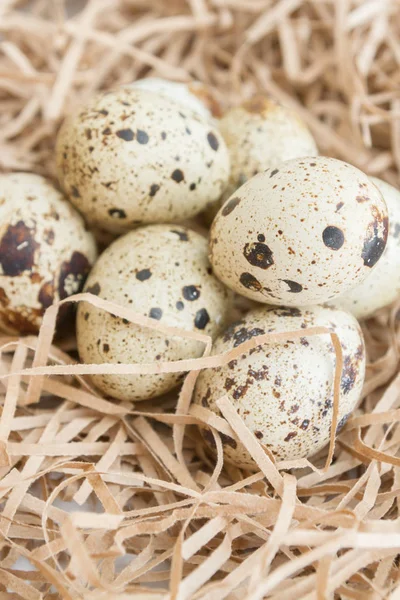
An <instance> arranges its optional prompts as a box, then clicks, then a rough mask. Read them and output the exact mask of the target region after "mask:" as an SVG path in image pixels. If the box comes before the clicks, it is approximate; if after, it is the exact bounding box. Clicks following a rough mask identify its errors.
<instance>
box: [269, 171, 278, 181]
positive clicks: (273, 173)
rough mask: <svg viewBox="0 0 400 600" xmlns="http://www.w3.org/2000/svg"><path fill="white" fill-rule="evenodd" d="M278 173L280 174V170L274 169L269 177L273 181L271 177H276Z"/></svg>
mask: <svg viewBox="0 0 400 600" xmlns="http://www.w3.org/2000/svg"><path fill="white" fill-rule="evenodd" d="M277 173H279V169H274V170H273V171H271V173H270V175H269V177H270V179H271V177H273V176H274V175H276V174H277Z"/></svg>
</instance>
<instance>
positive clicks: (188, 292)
mask: <svg viewBox="0 0 400 600" xmlns="http://www.w3.org/2000/svg"><path fill="white" fill-rule="evenodd" d="M182 295H183V297H184V298H185V300H188V301H189V302H193V301H194V300H197V299H198V298H200V290H199V288H198V287H196V286H195V285H185V286H184V287H183V288H182Z"/></svg>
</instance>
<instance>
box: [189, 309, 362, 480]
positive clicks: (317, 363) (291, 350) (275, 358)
mask: <svg viewBox="0 0 400 600" xmlns="http://www.w3.org/2000/svg"><path fill="white" fill-rule="evenodd" d="M316 326H321V327H326V328H328V329H329V330H330V331H333V332H335V333H336V334H337V335H338V337H339V339H340V342H341V345H342V349H343V359H344V367H343V371H342V377H341V386H340V404H339V413H338V429H340V428H341V427H342V426H343V425H344V423H345V422H346V420H347V419H348V417H349V416H350V414H351V412H352V410H353V409H354V408H355V406H356V405H357V402H358V400H359V398H360V394H361V389H362V385H363V380H364V372H365V350H364V342H363V337H362V333H361V329H360V327H359V325H358V323H357V321H356V319H355V318H354V317H353V316H351V315H350V314H348V313H345V312H342V311H339V310H335V309H331V308H323V307H320V306H316V307H306V308H302V309H298V308H271V309H267V308H260V309H257V310H254V311H251V312H249V313H248V314H247V315H246V317H245V318H244V319H243V320H242V321H239V322H237V323H234V324H233V325H231V326H230V327H228V329H227V330H226V331H225V332H224V333H223V334H222V335H221V336H219V337H218V338H217V340H216V341H215V343H214V346H213V351H212V353H213V354H220V353H224V352H227V351H229V350H231V349H232V348H236V347H240V344H242V343H244V342H246V341H247V340H249V339H251V338H252V337H255V336H258V335H262V334H264V333H267V332H283V331H289V330H299V329H306V328H308V327H316ZM335 364H336V355H335V351H334V347H333V345H332V341H331V338H330V336H329V335H326V334H324V335H319V336H307V335H306V334H305V335H304V337H302V338H300V339H299V340H293V339H290V338H288V339H287V340H286V341H285V340H283V341H282V342H280V343H268V344H264V345H263V346H258V347H256V348H255V349H252V350H250V351H249V352H245V353H243V354H242V355H240V356H239V358H237V359H235V360H232V361H231V362H229V363H228V364H227V365H225V366H222V367H219V368H216V369H207V370H204V371H202V372H201V374H200V376H199V379H198V382H197V385H196V390H195V402H196V403H197V404H200V405H202V406H204V407H206V408H209V409H211V410H212V411H214V412H215V413H217V414H220V412H219V409H218V407H217V404H216V402H217V401H218V399H219V398H221V397H222V396H224V395H227V396H228V397H229V399H230V401H231V402H232V404H233V406H234V407H235V409H236V410H237V411H238V413H239V415H240V416H241V418H242V419H243V420H244V422H245V424H246V425H247V427H248V428H249V429H250V431H251V432H252V433H254V435H255V436H256V437H257V438H258V440H259V441H260V442H261V443H262V444H263V445H264V446H265V447H266V448H267V449H268V450H269V451H271V452H272V453H273V454H274V456H275V457H276V458H277V459H279V460H285V459H296V458H303V457H308V456H312V455H313V454H315V453H316V452H318V450H320V449H321V448H323V447H324V446H325V445H326V444H327V443H328V442H329V437H330V427H331V421H332V411H333V380H334V374H335ZM202 432H203V435H204V438H205V440H206V442H207V444H208V445H209V447H210V448H212V447H213V436H212V435H211V432H210V431H209V430H202ZM222 443H223V448H224V454H225V459H226V461H227V462H231V463H234V464H236V465H237V466H239V467H243V468H248V469H253V468H254V466H255V465H254V463H253V461H252V459H251V457H250V455H249V454H248V452H247V451H246V449H245V448H244V446H243V445H242V444H241V443H240V442H237V441H236V440H234V439H232V438H230V437H229V436H226V435H224V436H222ZM214 444H215V442H214Z"/></svg>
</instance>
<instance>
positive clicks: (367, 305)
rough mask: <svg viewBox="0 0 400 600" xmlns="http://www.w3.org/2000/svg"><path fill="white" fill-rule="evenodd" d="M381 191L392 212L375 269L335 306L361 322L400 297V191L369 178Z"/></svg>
mask: <svg viewBox="0 0 400 600" xmlns="http://www.w3.org/2000/svg"><path fill="white" fill-rule="evenodd" d="M370 179H371V181H373V182H374V183H375V185H376V186H377V187H378V188H379V189H380V191H381V192H382V195H383V197H384V198H385V201H386V205H387V208H388V213H389V235H388V239H387V244H386V248H385V251H384V253H383V255H382V257H381V259H380V260H379V262H378V264H377V265H376V268H375V269H374V270H373V271H372V272H371V273H370V274H369V275H368V276H367V278H366V279H364V281H362V282H361V283H360V284H358V285H357V286H356V287H355V288H352V289H351V290H349V291H347V292H346V293H345V294H344V295H343V296H339V298H337V299H336V300H334V301H333V303H332V305H333V306H336V307H337V308H342V309H343V310H348V311H350V312H351V313H352V314H353V315H354V316H355V317H357V318H358V319H365V318H366V317H369V316H370V315H372V313H374V312H375V311H376V310H378V309H379V308H383V307H384V306H387V305H388V304H390V303H391V302H393V301H394V300H396V298H398V297H399V296H400V192H399V191H398V190H397V189H396V188H395V187H393V186H392V185H390V184H389V183H386V182H385V181H382V179H378V178H377V177H370Z"/></svg>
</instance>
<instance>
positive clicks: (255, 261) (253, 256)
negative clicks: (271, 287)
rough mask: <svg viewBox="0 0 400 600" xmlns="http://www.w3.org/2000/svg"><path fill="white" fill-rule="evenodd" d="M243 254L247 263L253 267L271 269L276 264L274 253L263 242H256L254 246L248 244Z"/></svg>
mask: <svg viewBox="0 0 400 600" xmlns="http://www.w3.org/2000/svg"><path fill="white" fill-rule="evenodd" d="M243 254H244V257H245V259H246V260H247V262H249V263H250V264H251V265H253V267H258V268H260V269H264V270H265V269H269V267H271V266H272V265H273V264H274V260H273V252H272V250H271V249H270V248H269V246H267V245H266V244H262V243H261V242H254V243H253V244H246V245H245V247H244V249H243Z"/></svg>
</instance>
